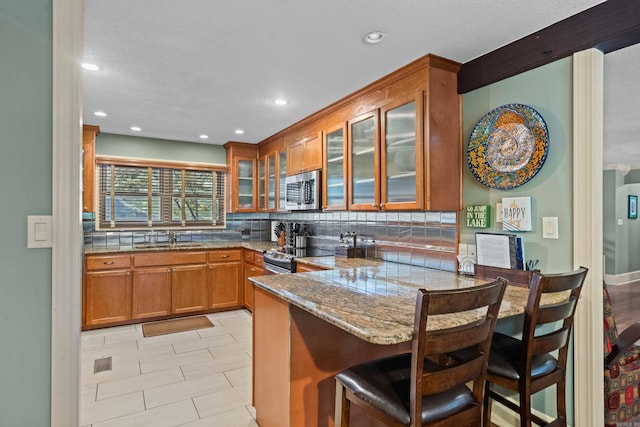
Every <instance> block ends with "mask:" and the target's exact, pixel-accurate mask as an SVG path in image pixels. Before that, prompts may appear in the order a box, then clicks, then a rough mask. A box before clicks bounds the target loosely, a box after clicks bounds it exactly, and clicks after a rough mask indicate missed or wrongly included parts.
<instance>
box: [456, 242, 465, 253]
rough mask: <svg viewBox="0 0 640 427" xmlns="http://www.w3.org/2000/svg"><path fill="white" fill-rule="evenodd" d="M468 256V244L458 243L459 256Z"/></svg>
mask: <svg viewBox="0 0 640 427" xmlns="http://www.w3.org/2000/svg"><path fill="white" fill-rule="evenodd" d="M466 254H467V244H466V243H458V255H466Z"/></svg>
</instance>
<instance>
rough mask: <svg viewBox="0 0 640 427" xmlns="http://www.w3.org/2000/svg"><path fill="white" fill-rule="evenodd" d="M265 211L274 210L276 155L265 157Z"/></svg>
mask: <svg viewBox="0 0 640 427" xmlns="http://www.w3.org/2000/svg"><path fill="white" fill-rule="evenodd" d="M267 174H268V175H269V179H268V181H267V209H268V210H270V211H273V210H275V209H276V153H275V152H274V153H273V154H269V155H268V156H267Z"/></svg>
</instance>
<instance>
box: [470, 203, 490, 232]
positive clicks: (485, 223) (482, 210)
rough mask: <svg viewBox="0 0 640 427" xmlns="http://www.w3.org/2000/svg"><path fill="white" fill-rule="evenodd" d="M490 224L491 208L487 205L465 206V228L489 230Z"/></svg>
mask: <svg viewBox="0 0 640 427" xmlns="http://www.w3.org/2000/svg"><path fill="white" fill-rule="evenodd" d="M490 223H491V206H489V205H468V206H467V227H471V228H489V225H491V224H490Z"/></svg>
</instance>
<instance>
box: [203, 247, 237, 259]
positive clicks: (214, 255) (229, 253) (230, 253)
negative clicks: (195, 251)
mask: <svg viewBox="0 0 640 427" xmlns="http://www.w3.org/2000/svg"><path fill="white" fill-rule="evenodd" d="M240 252H242V250H240V249H225V250H222V251H211V252H209V262H219V261H240V259H241V257H240Z"/></svg>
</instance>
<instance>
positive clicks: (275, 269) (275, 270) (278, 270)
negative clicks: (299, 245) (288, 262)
mask: <svg viewBox="0 0 640 427" xmlns="http://www.w3.org/2000/svg"><path fill="white" fill-rule="evenodd" d="M264 270H265V272H267V271H268V272H269V273H271V274H288V273H292V271H291V270H288V269H286V268H284V267H280V266H277V265H273V264H269V263H266V262H265V263H264Z"/></svg>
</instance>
